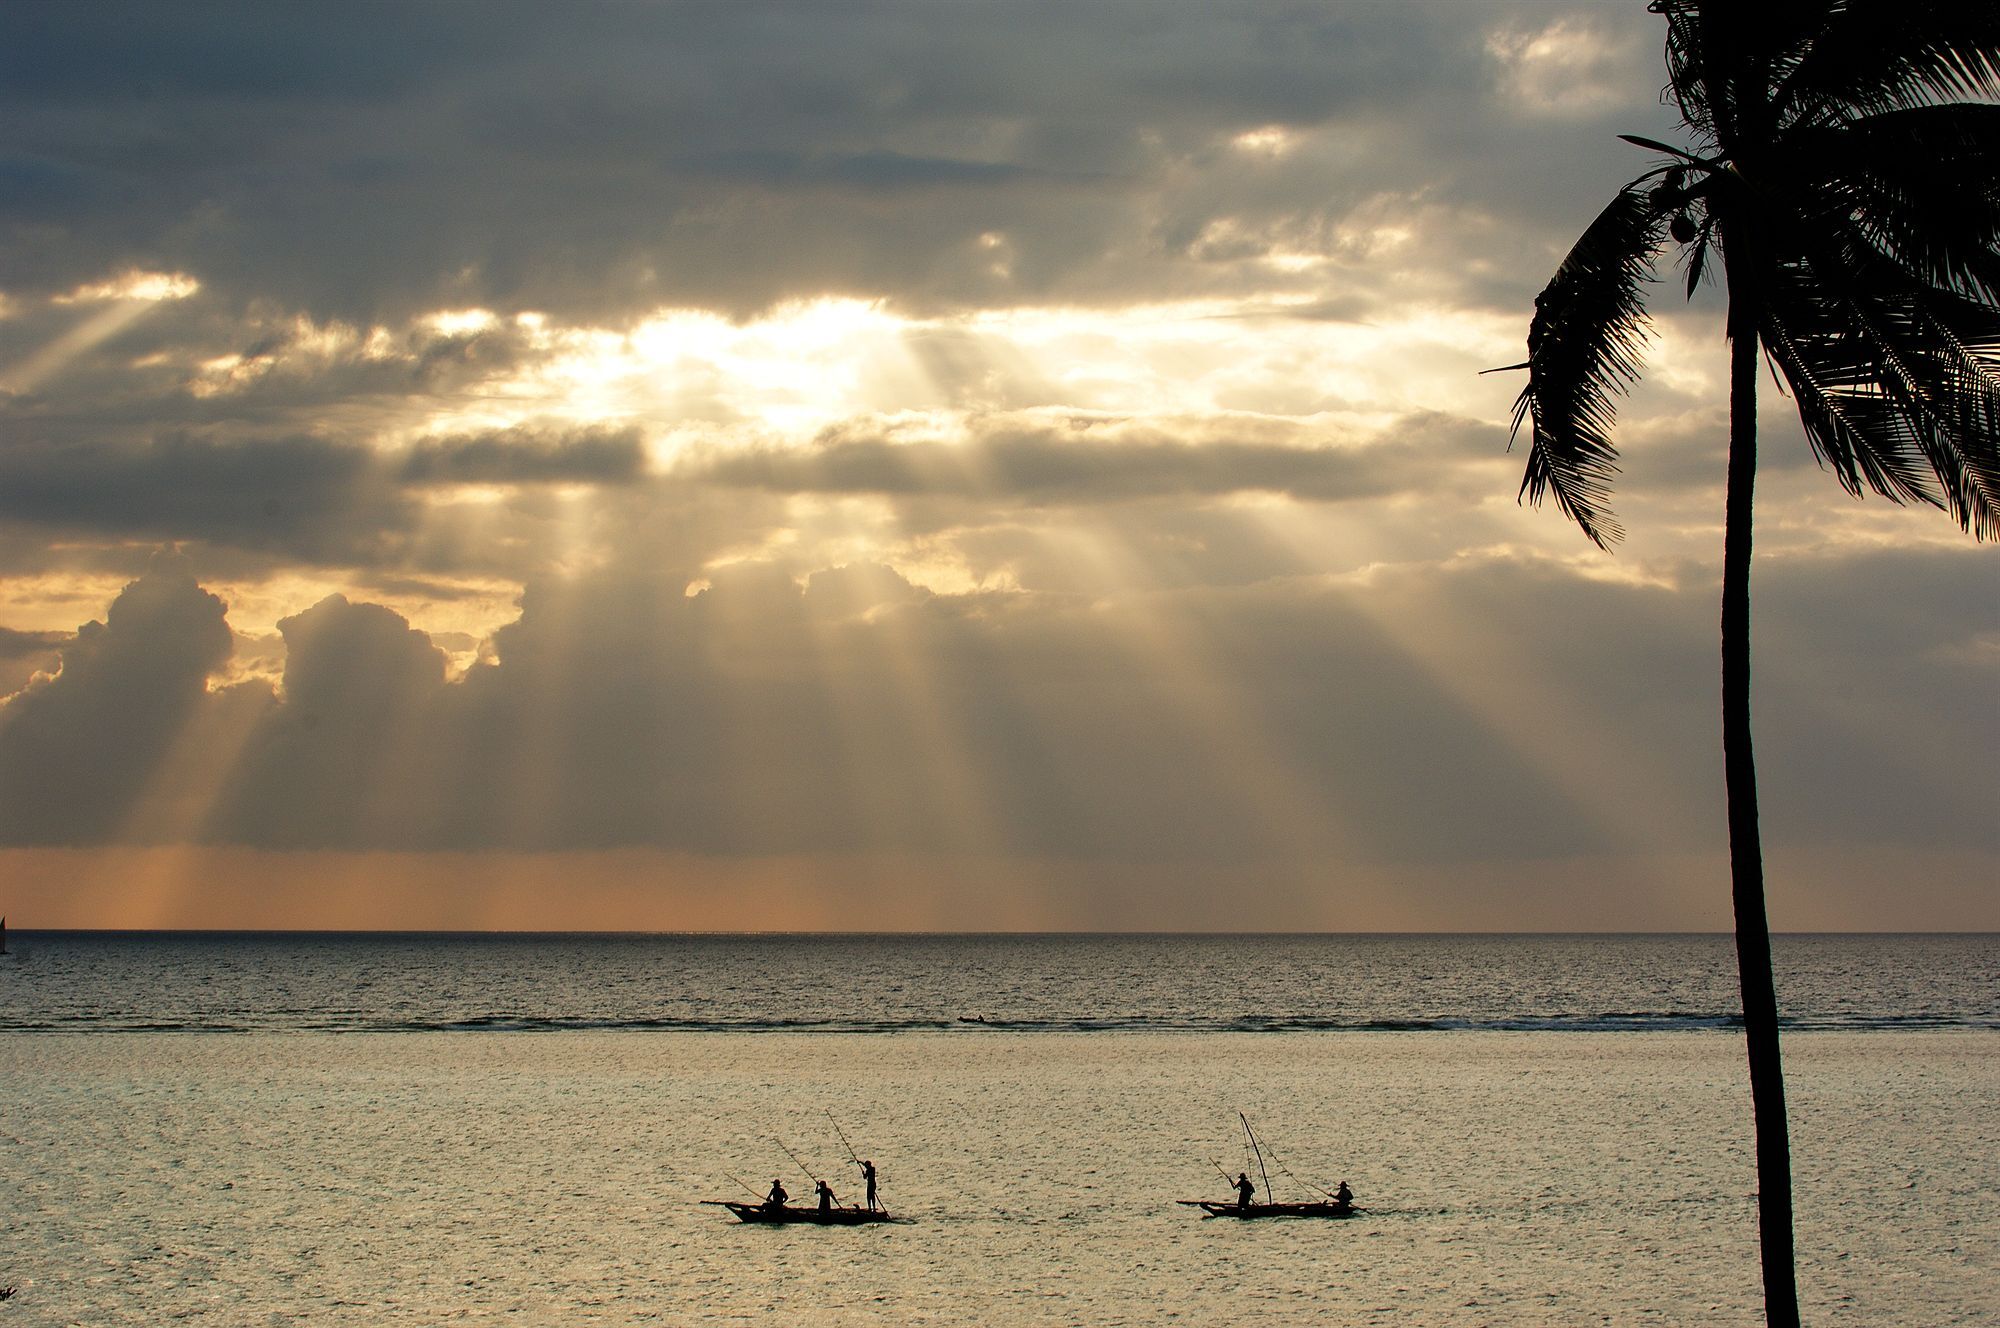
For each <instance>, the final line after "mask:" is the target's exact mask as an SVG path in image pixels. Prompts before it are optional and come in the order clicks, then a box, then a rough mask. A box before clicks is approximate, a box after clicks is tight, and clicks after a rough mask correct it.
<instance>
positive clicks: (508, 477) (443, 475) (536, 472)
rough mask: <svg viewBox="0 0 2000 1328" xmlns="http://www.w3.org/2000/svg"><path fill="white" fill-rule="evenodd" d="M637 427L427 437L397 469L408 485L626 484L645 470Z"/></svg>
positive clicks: (531, 429)
mask: <svg viewBox="0 0 2000 1328" xmlns="http://www.w3.org/2000/svg"><path fill="white" fill-rule="evenodd" d="M645 460H646V453H645V448H644V447H643V446H642V445H641V443H640V440H639V431H638V429H637V428H636V427H633V426H630V425H628V426H625V427H623V428H574V429H558V428H549V427H541V428H536V427H518V428H513V429H502V430H498V431H496V432H493V433H488V434H461V435H457V436H453V437H445V438H425V439H421V440H419V441H418V442H417V443H415V444H414V445H412V446H411V447H410V448H409V450H408V451H407V452H406V453H405V454H404V455H403V457H402V459H401V462H400V464H399V465H398V466H397V467H396V477H397V478H398V479H399V480H401V481H402V482H403V483H406V484H422V485H429V484H561V483H572V484H574V483H592V484H623V483H629V482H630V481H632V480H634V479H636V478H638V476H639V475H640V473H641V472H642V470H643V469H644V467H645Z"/></svg>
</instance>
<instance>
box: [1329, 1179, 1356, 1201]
mask: <svg viewBox="0 0 2000 1328" xmlns="http://www.w3.org/2000/svg"><path fill="white" fill-rule="evenodd" d="M1333 1202H1334V1203H1335V1204H1337V1205H1338V1206H1340V1207H1342V1208H1352V1207H1354V1191H1353V1190H1350V1189H1348V1188H1347V1182H1346V1181H1342V1182H1340V1188H1339V1189H1337V1190H1335V1191H1334V1192H1333Z"/></svg>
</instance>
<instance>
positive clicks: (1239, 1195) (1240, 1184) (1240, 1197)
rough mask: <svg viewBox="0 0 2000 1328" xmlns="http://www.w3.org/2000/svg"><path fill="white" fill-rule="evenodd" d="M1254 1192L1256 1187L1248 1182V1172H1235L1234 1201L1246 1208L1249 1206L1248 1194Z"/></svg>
mask: <svg viewBox="0 0 2000 1328" xmlns="http://www.w3.org/2000/svg"><path fill="white" fill-rule="evenodd" d="M1256 1192H1257V1187H1256V1186H1255V1185H1252V1184H1251V1183H1250V1173H1249V1172H1247V1171H1239V1172H1237V1173H1236V1202H1237V1203H1238V1204H1240V1205H1241V1206H1243V1207H1245V1208H1248V1207H1249V1206H1250V1196H1251V1195H1253V1194H1255V1193H1256Z"/></svg>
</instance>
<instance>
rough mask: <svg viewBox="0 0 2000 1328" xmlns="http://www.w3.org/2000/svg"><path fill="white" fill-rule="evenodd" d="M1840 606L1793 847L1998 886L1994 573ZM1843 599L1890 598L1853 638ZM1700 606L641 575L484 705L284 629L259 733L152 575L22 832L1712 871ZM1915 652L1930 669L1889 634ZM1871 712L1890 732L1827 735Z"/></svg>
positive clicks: (220, 663)
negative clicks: (1678, 863) (1956, 612)
mask: <svg viewBox="0 0 2000 1328" xmlns="http://www.w3.org/2000/svg"><path fill="white" fill-rule="evenodd" d="M1825 570H1828V571H1831V572H1833V573H1835V574H1836V575H1834V576H1830V577H1822V576H1819V575H1816V574H1808V573H1807V572H1806V571H1805V569H1802V568H1801V569H1796V570H1795V571H1793V572H1791V573H1784V572H1781V573H1780V574H1779V575H1775V576H1772V577H1770V578H1767V580H1766V582H1765V583H1764V587H1763V589H1762V591H1761V592H1760V605H1761V606H1762V607H1763V611H1764V613H1765V614H1766V615H1767V621H1768V622H1769V624H1770V626H1769V627H1768V629H1767V630H1766V632H1765V633H1764V637H1763V640H1762V649H1763V650H1764V651H1765V652H1766V654H1767V655H1768V656H1769V657H1770V659H1771V660H1772V661H1773V662H1772V663H1771V664H1770V665H1768V666H1767V667H1765V668H1763V669H1761V670H1760V675H1759V676H1760V692H1759V716H1760V720H1762V721H1763V730H1762V736H1763V737H1764V739H1765V745H1764V747H1763V748H1762V749H1761V754H1762V756H1763V758H1764V761H1765V771H1766V783H1767V790H1768V793H1769V796H1768V798H1767V829H1768V831H1769V833H1770V836H1771V840H1772V843H1773V844H1774V845H1785V844H1794V845H1823V844H1824V843H1827V842H1853V843H1857V844H1863V845H1866V844H1881V843H1884V842H1888V841H1897V842H1903V841H1908V842H1922V843H1924V844H1925V845H1926V846H1927V847H1928V848H1930V849H1933V850H1936V851H1940V852H1946V853H1950V852H1981V851H1993V850H1994V849H1996V848H2000V841H1996V840H1995V838H1994V833H1993V829H1992V826H1991V823H1990V818H1987V817H1984V816H1983V815H1982V814H1980V812H1979V808H1981V807H1982V806H1984V805H1985V804H1986V803H1987V802H1989V801H1990V798H1991V796H1992V794H1993V792H1994V785H1993V775H1992V772H1991V770H1990V768H1989V766H1988V763H1987V761H1986V759H1985V754H1986V753H1987V752H1988V751H1990V749H1991V742H1992V741H1993V740H1994V739H1996V738H2000V722H1997V721H1996V719H1995V717H1994V716H1993V715H1992V714H1991V713H1990V707H1986V706H1984V704H1983V702H1982V701H1981V700H1980V698H1981V697H1983V696H1989V695H1990V694H1991V690H1992V686H1993V684H1994V682H1995V681H1996V673H2000V655H1996V652H1995V650H1994V649H1993V646H1992V643H1993V642H1994V641H1995V640H2000V620H1996V619H1995V617H1994V615H1993V614H1991V613H1987V614H1984V615H1982V616H1980V617H1978V618H1976V619H1974V620H1970V621H1966V620H1963V619H1962V618H1961V619H1960V620H1954V619H1953V618H1952V617H1951V616H1950V615H1945V614H1938V615H1936V616H1932V615H1929V614H1927V613H1924V612H1922V611H1921V610H1920V608H1919V609H1913V608H1911V607H1909V604H1910V602H1911V601H1910V600H1909V599H1907V598H1905V600H1904V602H1903V603H1900V604H1899V602H1898V593H1897V592H1900V591H1901V590H1902V589H1904V588H1909V589H1914V588H1917V587H1930V588H1931V589H1929V590H1926V591H1923V592H1922V594H1921V595H1920V596H1919V597H1917V598H1918V599H1919V600H1921V599H1925V598H1933V597H1934V598H1936V599H1941V600H1942V601H1944V602H1946V603H1958V602H1961V598H1960V597H1961V596H1963V595H1965V594H1966V593H1967V592H1968V591H1969V590H1972V589H1976V588H1978V587H1979V586H1983V585H1990V572H1989V571H1988V570H1987V569H1986V568H1985V566H1984V565H1983V564H1981V563H1979V562H1977V561H1975V560H1974V559H1972V558H1970V557H1963V556H1958V555H1921V556H1920V555H1916V554H1900V555H1895V556H1890V557H1875V556H1859V555H1850V556H1847V557H1844V558H1842V559H1841V560H1840V561H1839V564H1838V565H1837V566H1836V567H1833V568H1830V569H1825ZM1968 578H1969V582H1968V580H1967V579H1968ZM1840 583H1846V584H1849V585H1853V586H1857V587H1860V588H1862V589H1863V590H1864V591H1865V590H1867V589H1868V588H1870V587H1872V588H1873V589H1875V590H1881V591H1886V592H1892V593H1888V594H1886V595H1884V596H1877V595H1875V594H1872V593H1864V594H1862V595H1860V596H1858V597H1856V598H1854V599H1851V600H1846V601H1841V600H1829V599H1828V598H1827V596H1828V594H1829V587H1830V586H1833V585H1836V584H1840ZM1709 600H1710V595H1709V593H1708V587H1707V586H1706V584H1705V583H1697V584H1694V585H1691V586H1689V587H1688V588H1686V589H1674V588H1670V587H1664V586H1659V585H1640V584H1633V583H1618V582H1610V581H1604V580H1592V579H1579V578H1577V577H1576V576H1575V575H1574V573H1573V572H1572V571H1570V570H1568V569H1566V568H1564V567H1563V566H1562V565H1560V564H1557V563H1554V562H1552V561H1548V560H1544V559H1526V560H1523V559H1519V558H1514V557H1508V556H1491V557H1484V558H1476V559H1466V560H1461V561H1459V562H1456V563H1453V564H1447V565H1442V566H1436V567H1429V568H1426V567H1422V566H1409V567H1405V568H1400V569H1381V570H1378V571H1376V572H1374V573H1372V574H1370V575H1367V576H1361V577H1354V578H1348V579H1345V580H1341V581H1328V580H1325V579H1320V578H1304V579H1292V580H1274V581H1266V582H1262V583H1258V584H1254V585H1243V586H1238V587H1202V588H1193V589H1182V590H1175V591H1171V592H1163V593H1156V594H1152V595H1147V596H1142V597H1136V598H1131V599H1126V600H1121V601H1111V600H1104V599H1091V598H1084V597H1078V596H1074V595H1066V594H1057V593H1050V592H1041V593H1025V592H1010V593H992V592H983V593H970V594H954V595H940V594H937V593H935V592H931V591H926V590H924V589H922V588H920V587H917V586H914V585H912V584H911V583H910V582H909V581H908V579H907V578H904V577H902V576H900V575H899V574H897V573H896V572H895V571H893V570H892V569H889V568H886V567H880V566H867V565H854V566H847V567H842V568H829V569H826V570H823V571H821V572H819V573H817V574H815V575H814V576H812V577H811V578H810V579H809V580H807V581H805V582H804V583H803V584H801V583H800V582H798V581H796V580H794V579H793V578H792V577H791V576H790V575H788V574H787V573H785V572H784V571H783V570H781V569H780V568H777V567H775V566H773V565H770V564H759V563H743V564H738V565H735V566H733V567H729V568H722V569H717V570H716V572H715V573H714V574H713V576H712V578H711V580H710V582H709V584H708V585H707V586H706V588H703V589H700V590H698V591H696V592H694V593H690V592H689V590H688V588H687V587H686V586H685V585H684V584H683V583H682V582H681V581H680V580H679V579H677V578H674V577H670V576H661V575H658V574H657V573H654V574H648V573H645V572H643V571H641V570H639V569H637V568H633V567H629V566H628V567H625V568H623V569H605V570H603V571H600V572H597V573H593V574H589V575H585V576H580V577H575V578H570V579H566V580H560V581H557V580H546V581H542V582H539V583H537V584H536V585H535V586H534V587H533V588H531V590H530V592H529V594H528V596H527V597H526V599H525V601H524V603H523V606H522V610H521V614H520V617H519V618H518V620H517V621H515V622H513V623H511V624H509V625H508V626H506V627H505V628H504V629H503V630H501V631H500V632H499V633H498V634H497V635H496V636H495V637H494V639H493V641H492V642H491V643H490V648H489V650H488V652H487V653H486V654H485V655H484V657H483V660H482V662H480V663H477V664H475V665H473V666H472V667H471V669H470V670H469V671H468V672H466V673H465V674H464V675H463V677H461V678H459V679H457V680H452V679H451V678H450V677H448V674H447V669H446V663H445V656H444V653H443V652H442V651H441V650H440V649H439V648H438V646H437V644H436V643H435V642H433V641H432V640H431V639H430V638H429V637H428V636H427V635H426V634H425V633H423V632H420V631H417V630H415V629H413V628H411V627H410V626H409V624H408V623H407V622H406V621H405V620H404V619H402V618H401V617H400V616H399V615H397V614H395V613H392V612H390V611H389V610H386V609H384V608H382V607H380V606H376V605H370V604H363V603H354V602H350V601H349V600H347V599H345V598H342V597H332V598H329V599H327V600H325V601H323V602H321V603H320V604H318V605H316V606H314V607H313V608H312V609H310V610H308V611H306V612H305V613H302V614H299V615H296V616H294V617H292V618H288V619H286V620H285V621H284V622H283V623H282V624H281V630H282V633H283V638H284V645H285V652H286V653H285V666H284V676H283V679H282V684H281V686H280V687H279V688H278V690H277V692H276V694H275V696H273V695H272V694H271V693H270V692H269V691H264V692H262V693H258V692H257V691H256V689H255V688H254V687H238V688H233V689H223V690H218V691H211V692H204V691H203V687H204V682H205V680H207V679H210V678H213V677H216V676H218V675H219V674H220V673H221V672H222V670H223V668H224V666H225V663H226V660H227V656H228V652H229V637H228V632H227V628H226V625H225V624H224V623H223V620H222V608H221V605H220V603H219V602H218V601H216V600H215V599H214V597H213V596H209V595H206V594H204V593H203V592H201V591H200V590H199V589H198V588H196V587H195V586H194V585H193V583H192V582H191V581H189V580H187V579H186V578H185V576H184V575H181V574H179V573H175V572H172V571H163V572H156V573H154V574H151V575H149V576H148V577H146V578H143V579H142V580H141V581H140V582H137V583H135V584H134V585H133V586H132V587H130V588H128V589H127V591H126V592H125V593H124V594H123V595H121V596H120V598H119V600H118V601H117V602H116V603H115V604H114V605H113V607H112V610H111V612H110V613H109V614H108V615H107V617H106V621H105V623H103V624H93V625H91V626H87V627H86V628H85V629H84V630H83V631H82V632H81V633H80V634H79V635H78V637H77V639H76V641H75V642H74V643H73V644H72V645H70V646H69V647H68V648H66V649H65V651H64V667H63V671H62V672H61V673H60V674H59V675H57V676H56V677H55V678H53V679H47V680H44V681H41V682H38V683H36V684H33V685H31V686H30V687H29V688H28V689H27V690H26V691H24V692H23V693H21V694H20V695H18V696H17V697H15V698H14V699H13V700H12V701H10V702H9V703H8V705H7V708H6V709H5V710H4V711H0V773H4V778H5V779H6V780H7V784H6V787H7V788H8V789H9V790H10V791H11V793H12V798H11V799H10V802H9V804H8V805H9V806H10V807H11V808H13V809H14V810H12V811H11V812H10V813H9V817H10V819H9V820H8V821H7V822H5V833H6V836H7V842H10V843H46V842H76V841H88V842H101V841H103V840H106V839H114V838H116V837H117V836H118V834H119V833H120V828H121V825H127V824H129V818H125V817H121V812H130V811H131V810H132V809H133V808H134V807H135V806H136V805H138V804H139V803H140V801H141V799H140V794H141V792H142V791H143V790H144V788H145V786H146V784H147V780H148V778H149V776H150V775H152V774H154V773H155V772H156V771H157V770H158V768H159V767H160V765H161V763H162V761H163V760H164V759H165V756H164V753H165V752H166V750H167V749H168V747H169V746H177V747H178V748H183V749H185V748H193V749H197V750H199V751H204V752H219V751H223V750H225V749H227V750H229V751H230V752H231V753H232V754H231V755H230V758H229V761H228V764H227V769H226V771H224V772H221V773H219V774H218V775H217V777H216V778H215V779H214V780H213V790H214V796H213V798H212V800H211V801H210V802H209V804H208V805H207V806H206V807H205V808H203V809H202V814H201V815H200V816H199V817H194V818H192V819H188V820H184V821H173V822H171V824H174V825H178V826H181V827H182V829H181V830H180V831H178V832H177V833H181V834H183V835H186V836H189V837H193V838H199V839H205V840H207V841H209V842H214V843H221V844H240V845H249V846H260V847H278V848H333V849H342V850H364V851H365V850H375V849H404V850H410V849H428V850H437V849H472V850H536V851H564V850H582V849H593V850H594V849H607V848H617V847H651V848H661V849H668V850H674V851H687V852H697V853H703V854H711V855H720V856H723V857H737V856H742V857H754V856H764V855H774V854H776V855H784V854H808V855H810V854H826V853H853V852H895V853H915V854H931V855H937V854H942V855H946V856H950V855H961V856H965V857H967V858H980V859H992V858H1003V859H1004V858H1010V857H1011V858H1018V859H1021V860H1031V859H1049V860H1055V859H1061V860H1069V861H1077V862H1090V861H1098V862H1103V863H1106V864H1111V863H1132V862H1142V861H1153V862H1163V863H1164V862H1183V863H1208V864H1212V865H1214V864H1224V863H1230V862H1238V863H1292V864H1305V863H1310V862H1322V861H1323V862H1353V863H1373V864H1385V863H1395V862H1408V863H1441V862H1461V861H1474V860H1491V861H1528V860H1540V859H1553V858H1561V857H1565V856H1576V855H1593V854H1615V853H1620V852H1625V853H1632V852H1651V853H1662V854H1670V853H1685V852H1709V851H1713V850H1716V849H1718V848H1719V845H1720V834H1721V827H1720V822H1719V817H1718V813H1717V808H1718V807H1719V802H1718V799H1719V797H1720V793H1719V783H1718V782H1717V781H1718V780H1719V777H1720V772H1719V761H1718V757H1717V749H1716V739H1715V736H1714V732H1713V728H1714V723H1713V710H1714V700H1713V697H1714V686H1715V683H1714V678H1713V676H1712V674H1713V654H1714V646H1713V639H1712V630H1713V625H1712V605H1711V604H1710V602H1709ZM1903 615H1908V616H1909V618H1910V619H1911V620H1918V619H1920V620H1921V621H1923V622H1924V623H1925V624H1926V627H1925V629H1924V630H1923V632H1922V633H1921V634H1920V635H1917V636H1914V637H1911V636H1907V635H1903V636H1899V635H1897V634H1895V633H1894V632H1892V631H1889V630H1887V629H1889V628H1890V627H1891V626H1892V620H1895V619H1898V618H1899V617H1901V616H1903ZM1831 622H1842V623H1844V626H1843V627H1842V628H1841V629H1839V630H1838V631H1834V630H1831V629H1829V628H1828V627H1827V626H1826V624H1828V623H1831ZM1815 634H1818V635H1817V636H1815ZM1864 693H1865V694H1866V695H1867V697H1868V705H1869V710H1868V713H1867V715H1866V717H1865V721H1863V722H1851V723H1847V724H1842V723H1832V724H1829V723H1827V722H1826V720H1827V715H1828V712H1829V711H1833V712H1834V713H1838V712H1839V711H1840V709H1841V707H1842V706H1843V705H1844V698H1846V697H1848V696H1850V695H1860V694H1864ZM260 696H261V700H260V699H259V697H260ZM1941 704H1942V705H1944V706H1945V707H1946V708H1945V709H1942V710H1941V709H1940V708H1939V707H1940V705H1941ZM203 726H207V728H209V729H212V730H214V732H203V731H199V730H202V729H203ZM232 726H233V727H232ZM224 730H229V733H230V734H233V736H228V735H225V734H224V732H223V731H224ZM1907 733H1914V734H1915V735H1916V736H1917V737H1918V738H1919V739H1920V740H1921V741H1922V743H1923V744H1924V745H1923V746H1922V747H1921V748H1913V747H1911V746H1909V745H1908V744H1906V743H1902V742H1899V740H1898V735H1902V734H1907ZM1919 751H1921V753H1922V755H1921V756H1919V755H1918V754H1917V753H1918V752H1919ZM203 759H204V760H206V759H208V758H203ZM177 760H178V762H179V765H180V766H186V765H189V764H190V763H191V761H192V758H189V757H187V756H185V755H182V756H180V757H178V758H177ZM193 763H194V764H199V762H193ZM1885 795H1887V796H1885ZM140 820H141V822H142V823H143V820H144V818H140Z"/></svg>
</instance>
